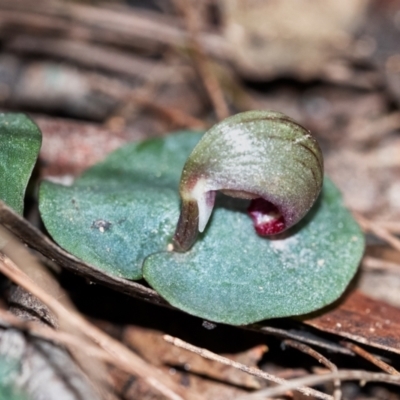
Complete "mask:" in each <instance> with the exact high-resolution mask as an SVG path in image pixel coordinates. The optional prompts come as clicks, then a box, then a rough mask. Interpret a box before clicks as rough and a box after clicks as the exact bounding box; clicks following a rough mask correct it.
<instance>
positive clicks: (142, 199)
mask: <svg viewBox="0 0 400 400" xmlns="http://www.w3.org/2000/svg"><path fill="white" fill-rule="evenodd" d="M199 139H200V135H199V134H194V133H190V132H186V133H181V134H178V135H173V136H169V137H167V138H166V139H155V140H151V141H147V142H142V143H133V144H130V145H127V146H126V147H123V148H121V149H119V150H117V151H115V152H114V153H113V154H111V155H110V156H109V157H108V158H107V159H106V160H105V161H104V162H102V163H100V164H97V165H96V166H95V167H93V168H91V169H90V170H88V171H87V172H86V173H85V174H84V175H83V176H82V177H80V178H79V179H78V180H77V181H76V182H75V183H74V185H73V186H71V187H64V186H61V185H57V184H54V183H50V182H43V184H42V185H41V189H40V212H41V215H42V219H43V222H44V224H45V226H46V228H47V230H48V231H49V233H50V234H51V235H52V237H53V238H54V240H55V241H56V242H58V243H59V244H60V245H61V246H62V247H64V248H65V249H66V250H68V251H69V252H71V253H72V254H74V255H75V256H77V257H79V258H81V259H82V260H83V261H85V262H87V263H89V264H92V265H94V266H97V267H98V268H100V269H102V270H104V272H106V273H107V274H109V275H114V276H119V277H124V278H128V279H140V278H141V277H142V264H143V260H144V258H145V257H147V256H148V255H149V254H152V253H155V252H158V251H162V250H165V249H166V248H167V245H168V243H170V241H171V237H172V235H173V233H174V229H175V226H176V221H177V220H178V216H179V195H178V190H177V187H178V185H179V178H180V173H181V170H182V166H183V164H184V162H185V160H186V157H187V155H188V153H189V152H190V151H191V150H192V149H193V147H194V146H195V144H196V143H197V142H198V140H199Z"/></svg>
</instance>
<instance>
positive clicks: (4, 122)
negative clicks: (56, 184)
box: [0, 114, 42, 214]
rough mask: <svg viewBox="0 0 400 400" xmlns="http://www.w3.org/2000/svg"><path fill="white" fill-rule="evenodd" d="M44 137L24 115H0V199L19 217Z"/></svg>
mask: <svg viewBox="0 0 400 400" xmlns="http://www.w3.org/2000/svg"><path fill="white" fill-rule="evenodd" d="M41 143H42V134H41V132H40V130H39V128H38V127H37V126H36V124H35V123H34V122H33V121H32V120H30V119H29V118H28V117H27V116H26V115H24V114H0V177H1V178H0V198H1V200H3V201H4V202H5V203H7V204H8V205H9V206H10V207H12V208H13V209H14V210H15V211H17V212H18V213H19V214H22V213H23V210H24V196H25V190H26V187H27V185H28V181H29V178H30V176H31V174H32V170H33V167H34V165H35V163H36V159H37V157H38V154H39V150H40V146H41Z"/></svg>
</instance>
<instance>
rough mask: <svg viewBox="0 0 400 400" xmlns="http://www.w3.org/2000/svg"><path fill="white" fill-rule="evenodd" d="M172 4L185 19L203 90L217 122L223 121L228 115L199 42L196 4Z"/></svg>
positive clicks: (219, 88)
mask: <svg viewBox="0 0 400 400" xmlns="http://www.w3.org/2000/svg"><path fill="white" fill-rule="evenodd" d="M174 3H175V4H176V5H177V6H178V8H179V9H180V10H181V11H182V13H183V15H184V18H185V23H186V28H187V30H188V34H189V44H190V48H191V50H192V57H193V61H194V67H195V68H196V70H197V71H198V73H199V75H200V77H201V80H202V82H203V85H204V88H205V89H206V92H207V94H208V97H209V98H210V101H211V103H212V105H213V107H214V110H215V113H216V115H217V118H218V119H219V120H221V119H224V118H226V117H228V116H229V114H230V113H229V109H228V106H227V104H226V102H225V98H224V94H223V91H222V89H221V86H220V84H219V82H218V79H217V78H216V77H215V75H214V73H213V71H212V68H211V63H210V61H209V59H208V57H207V55H206V53H205V51H204V49H203V46H202V45H201V43H200V41H199V35H200V29H199V26H198V22H197V15H196V10H195V4H196V3H195V2H194V1H193V0H189V1H182V0H174Z"/></svg>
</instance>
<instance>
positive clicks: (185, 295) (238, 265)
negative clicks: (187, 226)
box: [144, 178, 364, 325]
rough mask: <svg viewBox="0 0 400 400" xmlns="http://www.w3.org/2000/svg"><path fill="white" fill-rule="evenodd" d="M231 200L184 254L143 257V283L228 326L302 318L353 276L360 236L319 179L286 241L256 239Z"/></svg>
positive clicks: (326, 184)
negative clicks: (314, 197)
mask: <svg viewBox="0 0 400 400" xmlns="http://www.w3.org/2000/svg"><path fill="white" fill-rule="evenodd" d="M241 203H242V202H241V201H239V200H236V201H232V202H231V203H230V204H229V206H228V207H227V206H226V204H220V206H219V207H218V208H217V209H216V210H214V214H213V217H212V221H211V224H210V226H209V228H208V229H207V230H206V231H205V233H204V234H203V236H202V237H201V238H200V239H199V240H198V242H197V243H196V244H195V245H194V246H193V248H192V249H191V250H190V251H188V252H187V253H173V252H163V253H158V254H154V255H151V256H149V257H148V258H147V259H146V261H145V264H144V278H145V279H146V280H147V281H148V282H149V283H150V285H151V286H152V287H153V288H154V289H155V290H157V292H158V293H160V294H161V296H163V297H164V298H165V299H166V300H167V301H168V302H170V303H171V304H172V305H174V306H175V307H177V308H180V309H182V310H185V311H187V312H188V313H190V314H194V315H197V316H200V317H202V318H205V319H208V320H211V321H216V322H224V323H229V324H233V325H242V324H248V323H252V322H255V321H260V320H262V319H267V318H275V317H285V316H293V315H299V314H305V313H308V312H311V311H314V310H316V309H319V308H321V307H323V306H325V305H327V304H329V303H331V302H333V301H334V300H336V299H337V298H338V297H339V296H340V295H341V294H342V293H343V291H344V290H345V288H346V286H347V284H348V283H349V281H350V280H351V278H352V277H353V275H354V274H355V272H356V269H357V266H358V263H359V261H360V258H361V256H362V253H363V250H364V239H363V235H362V233H361V231H360V229H359V227H358V225H357V224H356V223H355V221H354V220H353V218H352V217H351V215H350V213H349V212H348V211H347V210H346V209H345V208H344V207H343V205H342V201H341V196H340V194H339V192H338V190H337V189H336V188H335V187H334V185H333V183H332V182H331V181H330V180H329V179H328V178H325V181H324V186H323V189H322V194H321V196H320V198H319V201H318V202H317V203H316V204H315V206H314V207H313V208H312V209H311V211H310V212H309V214H308V215H307V217H306V218H305V219H304V220H303V221H302V222H301V223H300V224H299V225H298V226H296V227H294V228H292V229H291V230H290V231H289V232H288V233H287V234H285V237H284V238H281V239H267V238H261V237H260V236H258V235H257V234H256V233H255V232H254V229H253V226H252V223H251V220H250V218H249V217H248V216H247V215H246V213H245V210H244V209H243V207H241Z"/></svg>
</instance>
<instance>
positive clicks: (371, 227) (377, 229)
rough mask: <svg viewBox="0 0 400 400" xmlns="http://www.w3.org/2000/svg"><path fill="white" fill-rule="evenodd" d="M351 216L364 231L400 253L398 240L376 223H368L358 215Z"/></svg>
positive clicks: (399, 241)
mask: <svg viewBox="0 0 400 400" xmlns="http://www.w3.org/2000/svg"><path fill="white" fill-rule="evenodd" d="M353 215H354V217H355V219H356V220H357V222H358V223H359V224H360V225H361V227H362V228H363V229H364V230H365V231H368V232H371V233H373V234H374V235H376V236H377V237H378V238H380V239H382V240H384V241H385V242H387V243H389V244H390V245H391V246H392V247H393V248H395V249H396V250H398V251H400V240H399V239H398V238H397V237H396V236H394V235H393V234H391V233H390V232H389V231H388V230H387V229H385V228H384V227H382V226H381V225H379V224H378V223H376V222H373V221H370V220H369V219H367V218H365V217H363V216H362V215H361V214H359V213H356V212H353Z"/></svg>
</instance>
